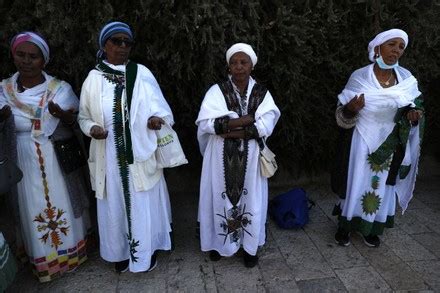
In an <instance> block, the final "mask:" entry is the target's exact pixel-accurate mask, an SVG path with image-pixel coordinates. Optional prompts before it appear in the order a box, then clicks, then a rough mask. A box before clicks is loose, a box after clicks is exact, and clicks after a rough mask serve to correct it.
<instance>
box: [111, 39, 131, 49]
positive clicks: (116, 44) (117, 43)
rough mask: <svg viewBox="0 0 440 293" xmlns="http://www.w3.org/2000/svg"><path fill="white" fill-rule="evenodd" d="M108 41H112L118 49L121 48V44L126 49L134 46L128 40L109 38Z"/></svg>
mask: <svg viewBox="0 0 440 293" xmlns="http://www.w3.org/2000/svg"><path fill="white" fill-rule="evenodd" d="M109 40H110V41H112V43H113V44H114V45H115V46H118V47H121V46H122V44H125V46H126V47H128V48H131V47H133V45H134V42H133V41H130V40H129V39H121V38H110V39H109Z"/></svg>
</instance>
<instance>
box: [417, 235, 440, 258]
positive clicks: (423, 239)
mask: <svg viewBox="0 0 440 293" xmlns="http://www.w3.org/2000/svg"><path fill="white" fill-rule="evenodd" d="M412 238H414V239H415V240H416V241H417V242H418V243H420V244H421V245H422V246H423V247H425V248H426V249H428V250H429V251H430V252H432V253H433V254H434V255H436V256H437V258H440V235H439V234H437V233H422V234H417V235H412Z"/></svg>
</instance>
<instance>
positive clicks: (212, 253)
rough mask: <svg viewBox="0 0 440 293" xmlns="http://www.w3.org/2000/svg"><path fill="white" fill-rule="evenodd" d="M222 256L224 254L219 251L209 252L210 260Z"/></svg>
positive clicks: (215, 259)
mask: <svg viewBox="0 0 440 293" xmlns="http://www.w3.org/2000/svg"><path fill="white" fill-rule="evenodd" d="M221 258H222V256H221V255H220V253H218V252H217V251H215V250H211V251H210V252H209V259H210V260H212V261H219V260H220V259H221Z"/></svg>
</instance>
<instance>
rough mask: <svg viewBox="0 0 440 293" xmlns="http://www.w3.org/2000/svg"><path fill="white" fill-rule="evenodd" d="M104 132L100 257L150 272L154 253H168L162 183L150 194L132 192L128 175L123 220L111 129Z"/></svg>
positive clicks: (166, 203)
mask: <svg viewBox="0 0 440 293" xmlns="http://www.w3.org/2000/svg"><path fill="white" fill-rule="evenodd" d="M107 130H108V131H109V133H108V136H107V139H106V159H107V161H106V197H105V198H104V199H98V200H97V201H98V203H97V209H98V225H99V237H100V253H101V257H102V258H103V259H105V260H106V261H110V262H118V261H123V260H126V259H130V267H129V269H130V271H131V272H143V271H146V270H148V269H149V268H150V260H151V256H152V254H153V253H154V252H155V251H156V250H170V249H171V237H170V232H171V206H170V199H169V194H168V190H167V186H166V182H165V179H164V178H163V176H162V177H161V179H160V180H159V182H158V183H156V185H154V187H153V188H151V189H150V190H148V191H144V192H135V190H134V186H133V181H132V179H131V174H130V178H129V185H130V201H131V213H130V215H129V217H127V212H126V207H125V204H126V203H125V199H124V194H123V189H122V181H121V176H120V172H119V166H118V161H117V156H116V147H115V143H114V133H113V128H112V127H110V126H108V127H107ZM128 221H131V232H132V241H138V245H137V246H136V247H135V250H136V252H135V253H134V254H133V256H134V257H135V258H136V260H135V261H133V258H131V257H130V256H131V255H130V244H129V240H128V238H127V236H128V232H129V231H128Z"/></svg>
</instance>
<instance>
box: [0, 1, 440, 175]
mask: <svg viewBox="0 0 440 293" xmlns="http://www.w3.org/2000/svg"><path fill="white" fill-rule="evenodd" d="M0 4H1V6H0V7H1V8H0V17H1V19H2V20H3V21H2V23H1V24H0V35H1V38H2V40H3V41H2V43H1V50H2V52H1V56H2V58H3V59H2V60H1V64H2V67H1V69H0V71H1V72H0V73H1V76H2V77H7V76H9V75H10V74H12V73H13V72H14V66H13V64H12V62H11V61H10V59H9V58H5V57H7V56H9V55H8V41H9V39H10V37H12V36H13V35H14V34H15V33H17V32H19V31H22V30H37V31H39V32H41V33H42V34H43V35H44V36H45V37H46V38H47V39H48V41H49V43H50V46H51V50H52V60H51V62H50V64H49V65H48V68H47V71H48V72H49V73H51V74H53V75H56V76H58V77H59V78H62V79H65V80H67V81H69V82H70V83H71V84H72V86H73V87H74V89H75V91H76V92H77V93H79V90H80V87H81V84H82V81H83V80H84V79H85V77H86V75H87V73H88V71H89V70H90V69H91V68H92V67H93V66H94V62H95V53H96V50H97V35H98V32H99V29H100V28H101V27H102V25H103V24H104V23H106V22H107V21H109V20H112V19H113V20H115V19H118V20H122V21H126V22H128V23H130V24H131V25H132V26H133V28H134V32H135V35H136V42H137V44H136V46H135V47H134V48H133V51H132V59H133V60H134V61H136V62H140V63H143V64H145V65H146V66H147V67H149V68H150V69H151V70H152V71H153V73H154V74H155V75H156V77H157V79H158V81H159V83H160V85H161V87H162V89H163V91H164V93H165V96H166V97H167V99H168V101H169V103H170V105H171V107H172V109H173V111H174V114H175V117H176V121H177V125H176V128H177V130H178V131H179V133H180V134H181V137H182V141H183V145H184V148H185V149H186V152H187V153H188V157H189V159H190V160H192V161H193V162H196V164H195V165H194V166H198V162H200V154H199V152H198V151H197V150H198V147H197V141H196V127H195V125H194V121H195V119H196V117H197V113H198V109H199V106H200V103H201V100H202V98H203V96H204V93H205V92H206V90H207V89H208V88H209V86H211V85H212V84H214V83H216V82H217V81H219V80H220V79H223V78H224V77H225V76H226V75H225V74H226V66H225V56H224V55H225V51H226V49H227V48H228V47H229V46H230V45H232V44H233V43H235V42H239V41H240V42H241V41H243V42H248V43H250V44H251V45H252V46H253V47H254V49H255V50H256V52H257V55H258V58H259V63H258V65H257V66H256V69H255V71H254V76H255V77H256V79H257V80H259V81H260V82H263V83H264V84H266V85H267V86H268V88H269V89H270V91H271V92H272V95H273V96H274V98H275V101H276V103H277V104H278V106H279V107H280V109H281V111H282V118H281V120H280V122H279V124H278V125H277V128H276V130H275V132H274V135H273V137H272V138H271V139H270V141H269V144H270V145H271V146H272V148H273V149H274V151H275V152H276V154H277V156H278V158H280V159H279V161H280V163H281V165H282V166H283V167H285V168H287V169H288V170H290V171H292V172H297V171H299V170H301V171H306V172H313V171H318V170H326V169H327V168H328V166H329V163H330V162H331V158H332V156H333V152H334V145H335V139H336V125H335V122H334V109H335V105H336V96H337V94H338V93H339V92H340V91H341V90H342V88H343V86H344V84H345V83H346V81H347V79H348V77H349V75H350V74H351V72H352V71H353V70H355V69H357V68H359V67H361V66H364V65H366V64H368V62H369V61H368V56H367V55H368V54H367V45H368V42H369V41H370V40H371V39H372V38H373V37H374V35H375V34H376V33H377V32H379V31H380V30H384V29H389V28H392V27H399V28H402V29H404V30H406V31H407V32H408V34H409V37H410V44H409V47H408V48H407V50H406V52H405V55H404V56H403V58H402V59H401V64H402V65H403V66H405V67H407V68H408V69H410V70H411V71H412V72H413V74H414V75H415V76H416V77H417V78H418V80H419V83H420V87H421V88H422V91H423V93H424V97H425V100H426V106H427V109H428V110H427V115H428V127H427V133H426V140H425V145H426V146H434V147H433V149H434V150H438V149H440V148H439V146H440V141H439V139H440V135H439V128H440V125H439V118H438V117H439V114H440V102H439V101H440V100H439V99H438V93H439V92H440V91H439V90H440V89H439V87H440V67H439V66H440V63H439V62H438V60H440V58H439V57H440V37H439V36H440V25H439V21H438V19H440V15H439V14H440V6H439V5H440V1H438V0H437V1H434V0H423V1H415V0H401V1H380V0H370V1H368V0H357V1H355V0H352V1H335V0H334V1H331V0H330V1H317V0H315V1H313V0H302V1H287V0H286V1H277V0H272V1H254V0H249V1H241V0H235V1H228V0H218V1H201V0H193V1H189V0H179V1H171V0H170V1H159V0H156V1H152V0H150V1H145V0H138V1H135V0H131V1H111V0H104V1H95V0H87V1H86V0H77V1H73V0H70V1H69V0H62V1H59V0H58V1H55V0H36V1H30V0H22V1H12V0H9V1H1V0H0Z"/></svg>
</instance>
